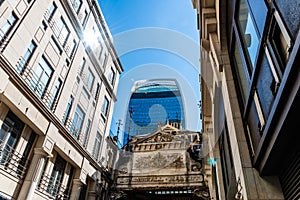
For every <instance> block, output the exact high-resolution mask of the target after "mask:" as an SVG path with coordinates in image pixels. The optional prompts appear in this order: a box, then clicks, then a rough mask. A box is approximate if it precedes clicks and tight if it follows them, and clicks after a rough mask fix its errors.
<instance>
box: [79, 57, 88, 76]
mask: <svg viewBox="0 0 300 200" xmlns="http://www.w3.org/2000/svg"><path fill="white" fill-rule="evenodd" d="M85 63H86V60H85V58H82V61H81V63H80V65H79V70H78V74H79V75H80V76H82V72H83V69H84V66H85Z"/></svg>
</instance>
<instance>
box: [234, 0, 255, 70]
mask: <svg viewBox="0 0 300 200" xmlns="http://www.w3.org/2000/svg"><path fill="white" fill-rule="evenodd" d="M238 22H239V23H238V24H239V30H240V33H241V34H242V37H241V40H242V43H243V45H244V47H245V49H247V51H246V52H245V54H246V57H247V58H248V59H249V60H250V61H251V63H250V64H249V66H248V70H249V71H248V72H249V74H250V75H251V73H252V70H253V67H254V66H255V63H256V56H257V53H258V45H259V37H258V34H257V32H256V27H255V24H254V21H253V19H252V17H251V15H250V12H249V10H248V6H247V3H246V0H241V3H240V10H239V18H238Z"/></svg>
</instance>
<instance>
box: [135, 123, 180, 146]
mask: <svg viewBox="0 0 300 200" xmlns="http://www.w3.org/2000/svg"><path fill="white" fill-rule="evenodd" d="M177 131H178V129H177V128H174V127H173V126H171V125H169V124H167V125H165V126H163V127H161V128H160V129H159V130H157V131H156V132H154V133H150V134H147V135H139V136H133V137H132V141H131V145H138V144H147V143H152V144H153V143H162V142H163V143H164V142H171V141H172V140H173V139H174V136H175V134H176V132H177Z"/></svg>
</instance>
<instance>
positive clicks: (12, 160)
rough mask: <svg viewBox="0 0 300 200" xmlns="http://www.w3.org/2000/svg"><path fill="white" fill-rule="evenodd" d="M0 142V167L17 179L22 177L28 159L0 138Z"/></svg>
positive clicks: (27, 164)
mask: <svg viewBox="0 0 300 200" xmlns="http://www.w3.org/2000/svg"><path fill="white" fill-rule="evenodd" d="M0 143H1V144H0V168H1V169H2V170H4V171H6V172H7V173H9V174H10V175H12V176H14V177H16V178H18V179H23V178H24V176H25V174H26V171H27V168H28V166H29V160H28V159H27V157H24V156H23V155H22V154H20V153H19V152H17V151H16V150H15V149H14V148H12V147H11V146H9V145H8V144H5V143H4V141H2V140H0Z"/></svg>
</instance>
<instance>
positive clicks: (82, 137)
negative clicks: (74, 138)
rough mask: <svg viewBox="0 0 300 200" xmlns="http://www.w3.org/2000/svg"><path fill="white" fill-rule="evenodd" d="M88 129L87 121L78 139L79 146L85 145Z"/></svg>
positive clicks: (89, 126)
mask: <svg viewBox="0 0 300 200" xmlns="http://www.w3.org/2000/svg"><path fill="white" fill-rule="evenodd" d="M90 129H91V120H87V122H86V125H85V129H84V132H83V134H82V135H81V137H80V142H81V144H83V145H85V142H86V138H87V136H88V134H89V132H90Z"/></svg>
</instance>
